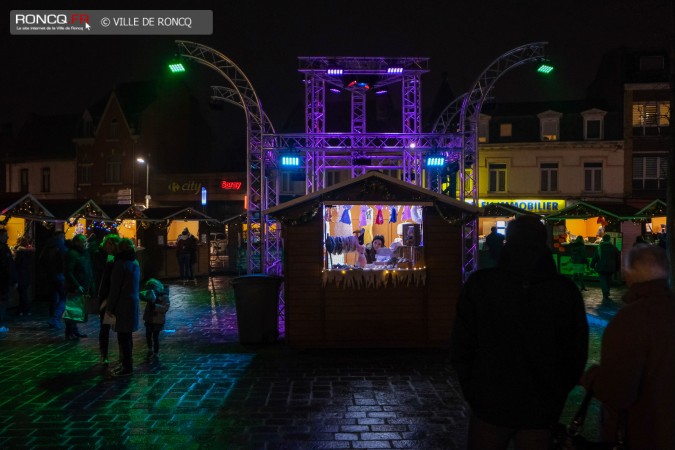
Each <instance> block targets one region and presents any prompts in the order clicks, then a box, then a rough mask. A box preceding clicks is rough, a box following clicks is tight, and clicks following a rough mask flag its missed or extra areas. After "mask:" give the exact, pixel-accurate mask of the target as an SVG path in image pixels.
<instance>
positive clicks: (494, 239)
mask: <svg viewBox="0 0 675 450" xmlns="http://www.w3.org/2000/svg"><path fill="white" fill-rule="evenodd" d="M504 239H506V237H505V236H504V235H503V234H501V233H500V232H498V231H497V227H492V228H490V234H488V235H487V236H485V246H486V247H487V249H488V253H489V255H490V259H491V263H490V267H495V266H496V265H497V262H498V261H499V255H501V253H502V249H503V248H504Z"/></svg>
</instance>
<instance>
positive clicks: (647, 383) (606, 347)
mask: <svg viewBox="0 0 675 450" xmlns="http://www.w3.org/2000/svg"><path fill="white" fill-rule="evenodd" d="M669 274H670V265H669V263H668V255H667V254H666V252H665V250H663V249H662V248H660V247H658V246H656V245H639V246H635V247H633V248H631V249H630V250H629V251H628V255H627V257H626V260H625V264H624V267H623V276H624V279H625V280H626V284H627V285H628V291H627V292H626V294H625V295H624V296H623V301H624V303H625V306H624V307H623V308H621V309H620V310H619V312H617V313H616V315H615V316H614V318H613V319H612V320H611V321H610V322H609V324H608V325H607V328H606V329H605V332H604V333H603V336H602V346H601V349H600V365H599V366H598V365H595V366H592V367H590V368H589V369H588V371H587V372H586V375H585V377H584V379H583V380H582V384H583V385H584V387H586V389H590V390H592V391H593V394H594V396H595V397H596V398H597V399H598V400H600V401H601V402H602V404H603V409H602V414H601V416H602V420H601V427H602V429H601V435H602V436H601V437H602V439H603V440H606V441H616V436H617V429H618V427H619V426H623V428H624V430H623V431H624V435H625V439H626V440H625V443H626V445H627V448H630V449H666V448H668V449H674V448H675V383H673V380H675V326H674V325H673V324H675V296H674V295H673V292H672V290H671V289H670V288H669V286H668V275H669ZM621 422H623V424H621Z"/></svg>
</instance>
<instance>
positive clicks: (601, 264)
mask: <svg viewBox="0 0 675 450" xmlns="http://www.w3.org/2000/svg"><path fill="white" fill-rule="evenodd" d="M591 267H592V268H594V269H595V271H596V272H598V275H599V276H600V290H601V291H602V299H603V300H610V297H609V293H610V287H611V285H612V277H613V276H614V274H615V273H616V272H617V271H618V270H619V268H620V267H621V257H620V255H619V250H617V248H616V247H615V246H614V244H612V238H611V237H610V236H609V235H608V234H606V235H604V236H603V237H602V242H600V244H599V245H598V249H597V251H596V252H595V254H594V255H593V258H592V259H591Z"/></svg>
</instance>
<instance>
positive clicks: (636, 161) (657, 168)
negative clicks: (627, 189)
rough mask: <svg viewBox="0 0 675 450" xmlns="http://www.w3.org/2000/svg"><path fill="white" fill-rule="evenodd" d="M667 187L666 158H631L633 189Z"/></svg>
mask: <svg viewBox="0 0 675 450" xmlns="http://www.w3.org/2000/svg"><path fill="white" fill-rule="evenodd" d="M667 185H668V157H666V156H638V157H634V158H633V189H634V190H656V189H665V188H666V187H667Z"/></svg>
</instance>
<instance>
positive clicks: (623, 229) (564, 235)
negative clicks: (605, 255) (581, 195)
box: [546, 201, 640, 278]
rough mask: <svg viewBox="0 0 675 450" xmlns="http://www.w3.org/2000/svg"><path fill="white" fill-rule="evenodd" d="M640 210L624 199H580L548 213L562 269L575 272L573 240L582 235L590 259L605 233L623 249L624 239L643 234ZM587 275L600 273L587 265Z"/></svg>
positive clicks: (557, 259) (554, 248) (556, 253)
mask: <svg viewBox="0 0 675 450" xmlns="http://www.w3.org/2000/svg"><path fill="white" fill-rule="evenodd" d="M636 213H637V208H634V207H632V206H630V205H626V204H624V203H618V202H615V203H609V202H607V203H589V202H583V201H580V202H578V203H576V204H574V205H572V206H568V207H567V208H564V209H562V210H560V211H558V212H557V213H556V214H551V215H548V216H546V222H547V223H548V224H549V225H550V227H551V233H552V239H553V254H554V256H555V257H556V261H557V265H558V270H559V271H560V273H563V274H571V273H572V263H571V260H570V256H569V244H570V243H571V242H574V241H575V240H576V239H577V237H578V236H581V237H582V238H583V239H584V243H585V244H586V253H587V257H588V259H589V260H590V258H592V256H593V254H594V253H595V252H597V246H598V244H600V242H601V240H602V237H603V236H605V235H607V236H609V237H610V242H611V243H612V244H614V245H615V246H616V247H617V248H618V249H619V251H621V250H622V249H623V246H624V242H626V243H628V245H631V244H632V243H633V241H634V240H635V237H636V236H637V235H639V234H640V225H639V224H636V222H635V219H636ZM585 276H586V277H590V278H593V277H597V273H596V272H595V271H594V270H593V269H592V268H590V266H587V268H586V273H585Z"/></svg>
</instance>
